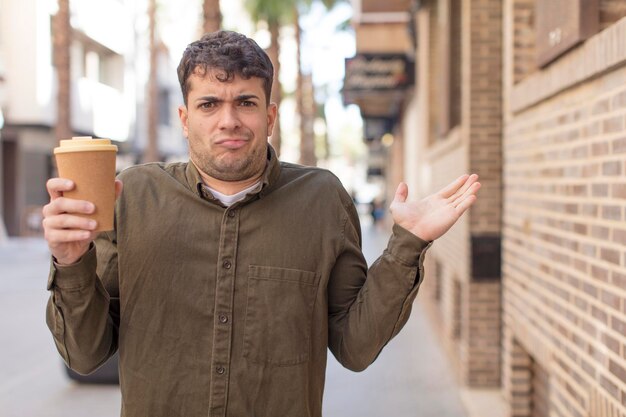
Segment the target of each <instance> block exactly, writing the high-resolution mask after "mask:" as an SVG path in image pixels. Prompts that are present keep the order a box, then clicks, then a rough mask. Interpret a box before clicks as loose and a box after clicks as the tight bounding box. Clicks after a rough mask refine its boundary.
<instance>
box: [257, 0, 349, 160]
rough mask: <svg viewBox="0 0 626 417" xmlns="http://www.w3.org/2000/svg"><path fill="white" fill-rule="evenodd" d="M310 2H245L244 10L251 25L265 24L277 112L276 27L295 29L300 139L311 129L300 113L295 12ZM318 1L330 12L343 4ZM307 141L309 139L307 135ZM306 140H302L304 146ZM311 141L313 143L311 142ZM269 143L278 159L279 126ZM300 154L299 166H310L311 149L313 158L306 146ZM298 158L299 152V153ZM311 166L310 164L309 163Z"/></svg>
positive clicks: (298, 35)
mask: <svg viewBox="0 0 626 417" xmlns="http://www.w3.org/2000/svg"><path fill="white" fill-rule="evenodd" d="M313 1H314V0H246V6H247V8H248V11H249V12H250V15H251V16H252V19H253V20H255V21H260V20H264V21H266V22H267V25H268V29H269V32H270V40H271V45H270V47H269V48H268V50H267V53H268V55H269V56H270V59H271V60H272V63H273V64H274V84H273V87H272V101H273V102H275V103H276V105H278V106H279V108H280V101H281V98H282V94H281V87H280V82H279V81H278V74H279V73H280V60H279V55H280V41H279V30H280V26H281V25H284V24H293V25H295V29H296V43H297V48H298V51H297V67H298V84H297V87H296V94H297V103H298V109H299V112H300V114H301V118H300V119H301V125H300V126H301V127H300V128H301V138H304V137H305V136H307V138H308V137H309V135H307V134H306V133H305V132H306V130H305V129H306V126H308V125H311V124H312V123H307V121H306V120H305V117H304V114H305V113H306V111H305V110H304V105H303V103H302V94H301V92H302V90H303V85H302V69H301V67H300V46H301V45H300V41H301V39H300V25H299V23H298V20H299V16H300V12H299V9H300V8H302V7H305V8H308V7H309V6H310V5H311V4H312V3H313ZM316 1H321V2H322V3H323V4H324V5H325V6H326V8H332V7H333V6H334V5H335V4H336V3H338V2H340V1H343V0H316ZM310 136H311V137H312V136H313V135H310ZM307 140H308V139H304V141H305V143H306V141H307ZM311 140H314V139H311ZM271 143H272V145H273V146H274V148H275V149H276V152H277V153H278V154H279V155H280V145H281V137H280V123H277V125H276V126H275V128H274V134H273V135H272V137H271ZM301 148H303V146H301ZM303 149H304V152H305V153H306V154H307V155H305V156H304V157H301V159H302V161H303V162H307V163H311V161H313V159H312V158H311V152H310V151H308V150H309V149H313V151H312V152H313V156H314V147H312V146H310V144H305V146H304V148H303ZM301 154H302V150H301ZM313 164H314V162H313Z"/></svg>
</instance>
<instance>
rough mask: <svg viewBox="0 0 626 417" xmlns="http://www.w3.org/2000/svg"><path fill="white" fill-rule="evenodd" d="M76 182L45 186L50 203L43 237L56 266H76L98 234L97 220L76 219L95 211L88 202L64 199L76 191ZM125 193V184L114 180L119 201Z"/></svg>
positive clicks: (52, 181) (61, 180)
mask: <svg viewBox="0 0 626 417" xmlns="http://www.w3.org/2000/svg"><path fill="white" fill-rule="evenodd" d="M74 186H75V185H74V182H73V181H71V180H68V179H64V178H52V179H50V180H48V182H47V183H46V188H47V189H48V194H50V203H48V204H47V205H46V206H44V208H43V229H44V236H45V238H46V240H47V241H48V247H49V248H50V252H51V253H52V256H54V257H55V258H56V262H57V263H58V264H60V265H71V264H73V263H76V262H77V261H78V260H79V259H80V258H81V257H82V256H83V255H84V254H85V253H86V252H87V250H88V249H89V245H90V244H91V242H92V241H93V240H94V239H95V238H96V235H97V234H98V232H94V231H93V230H94V229H95V228H96V227H97V224H96V221H95V220H90V219H86V218H84V217H80V216H77V214H90V213H93V211H94V209H95V207H94V205H93V204H92V203H90V202H89V201H82V200H74V199H71V198H65V197H63V193H64V192H66V191H71V190H72V189H74ZM121 193H122V182H121V181H120V180H115V196H116V198H117V197H119V196H120V194H121Z"/></svg>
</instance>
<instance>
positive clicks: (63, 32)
mask: <svg viewBox="0 0 626 417" xmlns="http://www.w3.org/2000/svg"><path fill="white" fill-rule="evenodd" d="M58 7H59V10H58V11H57V14H56V15H55V16H54V17H53V23H52V24H53V34H52V43H53V46H54V66H55V67H56V72H57V84H58V91H57V123H56V127H55V132H54V134H55V135H56V137H57V139H65V138H69V137H71V136H72V125H71V102H70V100H71V90H70V88H71V86H70V76H71V74H70V44H71V42H72V28H71V26H70V2H69V0H58Z"/></svg>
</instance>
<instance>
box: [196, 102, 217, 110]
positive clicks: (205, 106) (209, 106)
mask: <svg viewBox="0 0 626 417" xmlns="http://www.w3.org/2000/svg"><path fill="white" fill-rule="evenodd" d="M215 106H217V103H215V102H214V101H205V102H204V103H200V104H199V105H198V108H199V109H212V108H214V107H215Z"/></svg>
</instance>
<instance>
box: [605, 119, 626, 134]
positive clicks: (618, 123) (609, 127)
mask: <svg viewBox="0 0 626 417" xmlns="http://www.w3.org/2000/svg"><path fill="white" fill-rule="evenodd" d="M622 130H624V118H623V117H622V116H616V117H611V118H609V119H605V120H604V121H603V122H602V132H603V133H616V132H621V131H622Z"/></svg>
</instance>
